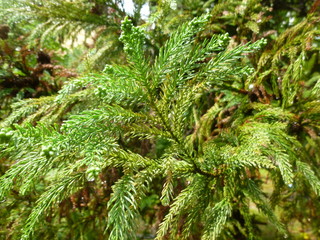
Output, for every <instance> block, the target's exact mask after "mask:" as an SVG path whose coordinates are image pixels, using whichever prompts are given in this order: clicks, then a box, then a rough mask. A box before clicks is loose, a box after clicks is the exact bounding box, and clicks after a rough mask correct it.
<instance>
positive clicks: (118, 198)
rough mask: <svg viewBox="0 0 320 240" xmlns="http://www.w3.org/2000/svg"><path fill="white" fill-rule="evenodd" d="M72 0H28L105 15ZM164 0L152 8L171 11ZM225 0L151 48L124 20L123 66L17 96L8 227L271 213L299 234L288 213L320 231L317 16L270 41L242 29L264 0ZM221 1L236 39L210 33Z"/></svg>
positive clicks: (195, 233) (69, 233) (240, 232)
mask: <svg viewBox="0 0 320 240" xmlns="http://www.w3.org/2000/svg"><path fill="white" fill-rule="evenodd" d="M76 2H81V3H82V4H83V5H81V4H80V5H79V6H77V5H75V2H63V3H60V1H59V4H57V6H58V9H60V8H61V9H62V10H63V11H61V12H56V10H57V9H55V6H53V5H52V6H51V5H50V4H53V3H52V2H51V1H48V2H43V3H42V5H41V4H38V2H37V1H34V2H33V1H31V2H30V3H29V4H27V5H28V6H29V9H30V11H31V10H32V11H33V10H34V9H36V8H37V9H38V8H39V11H40V13H42V14H44V13H45V11H44V9H46V8H48V7H50V6H51V7H52V8H50V11H49V12H48V15H41V14H39V17H40V18H45V19H46V20H47V21H49V22H47V24H49V23H50V24H52V23H53V21H52V20H50V19H52V16H53V15H54V14H55V15H56V17H59V16H60V17H61V18H62V17H65V18H67V17H68V18H72V20H74V21H75V22H86V24H87V23H88V24H89V23H90V24H91V25H92V26H93V25H99V24H100V22H99V21H100V20H101V19H103V15H99V14H98V15H97V16H95V17H94V18H92V16H91V15H90V14H91V13H88V10H87V12H86V13H88V14H87V15H85V14H84V12H82V11H83V9H86V8H88V9H91V10H92V8H89V7H88V6H90V7H91V6H92V3H88V2H86V1H76ZM98 2H99V1H95V2H94V4H98ZM103 2H104V1H101V4H102V3H103ZM185 2H188V1H176V3H177V4H178V5H179V4H181V3H185ZM191 2H192V1H191ZM201 2H202V1H194V2H193V4H194V5H197V3H199V4H200V3H201ZM99 3H100V2H99ZM108 3H109V4H111V1H110V2H108ZM112 3H113V1H112ZM211 3H212V1H207V5H206V7H204V8H203V9H202V10H201V9H200V10H199V12H204V11H203V10H204V9H206V8H209V6H211V5H210V4H211ZM24 4H26V3H24ZM60 4H61V5H60ZM161 4H163V6H164V7H163V9H159V10H158V11H155V12H154V15H153V16H151V19H152V17H153V18H156V17H157V16H162V15H161V14H163V12H162V11H169V10H168V9H167V8H168V5H166V4H169V3H165V2H163V3H161ZM222 4H223V2H219V4H217V5H216V6H215V8H214V9H213V10H212V11H213V12H216V13H217V15H214V16H212V15H211V14H204V15H201V16H200V17H196V18H193V19H192V20H190V21H186V22H185V23H183V24H181V25H180V26H179V27H178V28H177V29H176V31H174V32H173V33H172V34H170V37H169V38H168V40H167V41H166V42H165V43H164V44H163V46H161V47H159V49H158V52H159V53H158V54H157V55H156V56H155V57H154V56H153V55H152V54H149V52H148V49H146V46H148V44H149V43H148V42H149V40H150V39H148V37H150V35H148V30H147V29H145V28H143V27H135V26H134V25H133V21H134V20H135V18H133V20H131V19H130V18H128V17H126V18H124V20H123V21H122V25H121V30H122V32H121V36H120V41H121V42H122V44H123V49H124V52H125V54H126V56H127V62H126V64H121V65H120V64H112V65H106V66H105V68H104V70H103V71H102V72H100V73H90V74H83V76H82V77H79V78H77V79H74V80H72V81H70V82H68V83H66V84H65V85H64V86H63V87H62V89H61V90H60V91H59V92H58V94H57V95H53V96H47V97H40V98H33V99H27V100H23V101H19V102H16V103H15V104H14V105H13V106H12V108H13V112H12V114H10V116H8V117H6V118H5V119H4V120H3V121H2V122H1V123H0V127H1V132H0V159H1V161H6V162H9V163H10V164H11V166H10V168H9V169H5V170H2V169H1V171H2V172H3V175H2V176H1V178H0V200H1V201H3V203H2V204H9V203H6V201H8V202H9V201H12V199H13V198H14V199H18V197H16V196H14V197H13V195H17V196H19V198H22V200H21V201H26V200H25V199H28V198H30V199H31V200H29V206H28V208H25V209H24V212H22V213H21V214H20V215H19V214H17V213H15V212H13V211H12V212H10V213H9V214H8V215H10V216H11V215H18V216H19V217H18V219H17V220H11V219H12V217H11V218H10V220H11V222H10V223H8V224H11V225H16V226H17V227H15V228H14V230H11V229H10V231H12V232H11V233H10V234H11V236H12V237H14V238H21V239H41V237H42V238H43V236H45V238H46V239H50V238H51V239H53V238H59V237H60V238H66V237H71V238H80V239H99V238H100V237H102V236H104V237H105V238H108V239H114V240H116V239H119V240H122V239H139V238H140V237H141V238H144V237H145V236H146V233H148V234H151V235H152V237H153V238H155V239H158V240H160V239H194V238H196V237H198V238H199V236H201V238H202V239H259V237H262V238H263V237H264V235H263V233H262V232H261V231H263V228H262V227H261V224H265V225H267V227H268V228H269V230H270V229H271V230H272V231H274V232H276V235H277V237H278V238H284V237H288V236H290V237H295V236H294V233H293V231H292V229H291V224H292V221H294V220H298V221H299V222H300V223H301V224H305V225H306V226H308V227H309V228H310V230H312V231H313V233H312V236H316V237H319V235H320V233H319V232H317V231H318V227H317V226H318V223H319V220H318V219H317V217H316V216H315V215H313V214H314V213H313V211H317V210H319V209H320V206H319V204H318V201H317V200H318V198H319V194H320V180H319V174H320V172H319V170H318V165H319V160H320V152H319V148H318V145H319V141H320V140H319V131H320V126H319V117H320V114H319V111H320V109H319V107H318V102H319V95H318V93H319V89H320V88H319V80H318V78H317V76H318V75H317V73H316V72H315V71H314V70H312V68H313V67H314V66H315V64H316V63H314V62H315V59H318V58H317V57H315V56H316V55H315V54H316V51H317V50H318V44H319V43H318V42H317V39H316V38H315V36H316V34H317V33H318V29H317V27H315V26H314V25H313V24H310V21H311V22H312V23H315V22H317V21H318V18H317V17H316V16H315V15H313V14H310V15H308V17H307V18H306V19H305V20H302V21H301V22H300V23H298V24H296V25H294V26H292V27H291V28H288V29H287V30H286V31H284V32H283V33H282V34H280V36H279V37H278V38H276V39H275V40H274V41H272V40H271V39H269V43H268V41H267V40H266V39H263V38H261V36H259V37H256V38H255V39H253V41H252V42H247V41H245V40H244V39H247V38H250V36H249V35H250V34H248V31H251V33H252V34H258V33H259V32H260V28H262V25H261V26H260V25H259V24H256V23H255V20H257V19H258V20H259V19H262V13H261V15H259V16H256V15H254V14H252V12H254V11H262V10H266V7H264V6H263V5H262V3H260V1H249V3H248V4H245V2H244V1H243V2H242V1H241V4H240V3H238V2H237V3H234V4H231V5H229V6H223V5H222ZM140 5H141V6H142V3H141V4H140ZM169 5H170V4H169ZM200 5H201V4H200ZM235 5H236V6H235ZM23 6H25V5H23ZM189 7H190V8H191V9H192V8H193V5H190V6H189ZM225 7H226V8H227V9H232V7H237V11H238V12H237V15H236V16H235V17H234V18H232V19H230V14H228V13H225V14H226V15H227V16H225V17H226V18H227V20H226V21H227V22H228V24H226V25H229V24H235V25H237V24H238V23H237V22H238V21H239V19H241V18H244V21H245V22H246V24H245V28H246V30H243V31H241V33H239V36H238V37H239V38H238V39H236V38H230V37H229V36H228V34H226V33H222V34H208V31H209V30H208V29H211V30H212V29H214V24H213V23H212V22H213V20H214V19H219V21H222V19H223V18H224V17H223V16H224V15H223V13H222V15H219V14H218V13H221V11H222V12H223V11H224V8H225ZM42 8H43V9H42ZM75 8H76V9H75ZM169 8H174V6H172V3H171V5H170V6H169ZM66 9H69V10H70V11H72V13H74V12H76V13H77V14H76V15H73V14H70V15H68V14H67V13H66ZM32 11H31V12H32ZM89 12H90V11H89ZM174 12H175V11H173V13H174ZM79 13H81V15H79ZM249 13H250V14H249ZM61 14H63V16H62V15H61ZM157 14H158V15H157ZM246 14H248V17H245V16H246ZM49 15H50V16H49ZM65 18H62V19H65ZM159 19H160V17H159V18H158V19H156V20H154V22H157V21H160V20H159ZM60 20H61V19H60ZM107 20H110V19H107ZM231 20H232V21H233V22H232V23H230V22H229V21H231ZM263 20H264V21H267V20H266V19H265V18H263ZM50 21H51V22H50ZM61 21H62V20H61ZM101 21H102V20H101ZM164 22H165V21H164ZM90 24H89V25H90ZM101 24H102V23H101ZM89 25H88V26H89ZM91 25H90V26H91ZM53 26H55V25H53ZM55 27H58V25H56V26H55ZM55 27H52V28H51V30H52V31H54V29H55ZM64 27H66V26H63V27H61V29H63V28H64ZM69 30H70V33H76V30H75V29H71V28H70V29H69ZM64 31H66V30H64ZM218 32H224V31H223V29H220V30H219V31H218ZM67 35H68V34H66V36H67ZM262 35H263V34H262ZM305 35H307V36H308V37H307V38H305V37H303V36H305ZM258 38H260V40H257V39H258ZM306 39H307V40H306ZM240 42H242V43H241V44H239V43H240ZM313 45H314V46H313ZM312 61H313V62H312ZM154 196H156V199H154V200H150V198H151V197H154ZM306 196H307V197H306ZM35 199H37V200H35ZM310 205H312V207H311V208H310V207H309V208H308V207H307V206H310ZM19 206H20V205H19ZM279 209H280V210H279ZM305 209H310V211H306V210H305ZM286 210H287V211H286ZM307 219H311V220H310V221H311V222H312V223H310V224H309V223H308V221H307ZM83 226H90V227H89V229H90V230H88V231H87V230H85V228H84V227H83ZM92 231H95V232H94V233H92Z"/></svg>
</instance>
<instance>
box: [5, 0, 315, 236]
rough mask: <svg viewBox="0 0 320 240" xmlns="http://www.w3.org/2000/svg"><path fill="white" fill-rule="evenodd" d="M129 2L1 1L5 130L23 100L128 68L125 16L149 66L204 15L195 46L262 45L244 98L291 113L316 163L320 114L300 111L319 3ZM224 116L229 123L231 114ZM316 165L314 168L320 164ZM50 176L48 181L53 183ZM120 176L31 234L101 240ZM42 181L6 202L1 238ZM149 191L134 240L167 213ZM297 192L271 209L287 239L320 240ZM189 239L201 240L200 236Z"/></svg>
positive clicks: (311, 200) (144, 147)
mask: <svg viewBox="0 0 320 240" xmlns="http://www.w3.org/2000/svg"><path fill="white" fill-rule="evenodd" d="M126 2H127V1H122V0H109V1H104V0H70V1H66V0H15V1H13V0H2V1H1V5H0V6H1V12H0V121H1V120H2V121H5V120H6V118H7V117H8V116H9V114H10V113H11V112H12V111H13V108H12V106H13V105H12V104H14V103H16V104H17V103H18V104H19V101H20V100H22V99H27V98H39V97H41V96H48V97H50V96H52V95H54V94H56V93H57V92H58V91H59V90H60V89H61V87H62V86H63V85H64V84H66V83H67V82H69V81H70V79H72V78H75V77H77V76H86V74H88V73H95V72H100V71H101V70H103V69H104V68H105V66H106V64H112V63H121V64H124V63H125V62H126V59H125V56H124V52H123V45H122V43H121V42H120V41H119V37H120V34H121V29H120V27H121V25H120V24H121V21H122V20H123V19H124V17H125V16H126V15H129V18H130V19H131V20H132V22H133V23H134V25H141V26H142V27H143V28H144V29H145V31H146V34H147V41H146V43H145V46H144V47H145V49H146V55H148V57H149V59H150V61H154V59H155V56H156V55H157V54H158V53H159V49H160V48H161V47H162V46H163V44H164V42H165V41H166V40H167V39H168V38H169V37H170V35H171V34H172V32H173V31H174V30H175V29H177V27H178V26H180V25H181V24H182V23H184V22H187V21H190V20H191V19H193V18H194V17H197V16H200V15H202V14H203V13H210V14H211V16H212V17H211V19H210V21H209V23H208V24H207V26H206V27H205V30H204V31H203V33H202V34H201V35H199V36H198V37H197V41H199V42H201V41H203V40H204V39H206V38H208V39H209V38H210V37H211V36H212V35H214V34H221V33H227V34H228V35H229V36H230V37H231V39H232V40H231V43H230V44H229V46H228V47H229V48H233V47H235V46H238V45H239V44H244V43H247V42H249V41H251V42H255V41H257V40H259V39H261V38H265V39H267V42H268V44H267V45H266V47H265V48H264V49H263V51H260V52H258V53H257V54H252V55H250V56H249V59H250V62H251V64H252V65H253V66H254V67H255V72H254V73H253V74H252V75H251V76H250V77H249V78H250V79H249V81H246V82H243V86H240V88H243V89H250V90H251V92H250V98H251V99H253V100H256V99H258V100H259V102H260V103H271V104H273V103H274V104H278V105H279V106H282V107H285V108H289V109H291V111H292V113H294V114H295V119H296V121H294V122H292V124H291V131H292V132H293V133H296V135H297V136H298V138H299V140H301V142H303V143H304V144H305V145H307V146H308V147H307V149H308V151H309V153H310V154H311V155H316V156H318V157H317V159H319V156H320V150H319V149H320V148H319V137H318V136H319V134H320V130H319V128H318V125H319V122H318V120H317V119H318V118H317V117H316V116H318V114H319V112H318V111H316V109H318V108H319V106H315V105H312V106H309V108H308V107H306V105H302V104H300V103H301V102H303V101H305V102H307V101H308V100H309V99H312V98H314V97H315V96H314V92H312V91H311V89H314V86H315V85H316V84H317V82H318V81H319V79H320V57H319V46H320V45H319V44H320V35H319V21H320V20H319V7H320V1H319V0H316V1H314V0H284V1H278V0H242V1H241V0H208V1H206V0H133V6H134V8H133V11H129V10H128V9H127V10H126V5H125V4H128V3H126ZM300 66H303V68H301V67H300ZM297 68H301V69H297ZM288 83H290V84H288ZM318 85H319V84H318ZM319 86H320V85H319ZM319 89H320V87H319ZM298 100H299V101H298ZM202 101H203V102H202V108H203V109H206V108H207V105H208V101H214V100H213V99H210V96H207V99H202ZM298 103H299V104H298ZM206 104H207V105H206ZM16 106H18V107H16V108H19V105H16ZM68 111H69V110H66V112H65V113H64V114H67V112H68ZM228 111H229V115H230V113H231V115H232V111H233V110H232V109H229V110H228ZM224 114H225V115H226V116H221V121H220V126H221V127H222V128H223V127H228V121H229V120H228V118H227V117H229V116H228V113H227V112H225V113H224ZM63 118H64V117H63V116H62V119H63ZM19 121H20V122H21V121H23V119H20V120H19ZM19 121H17V122H19ZM58 123H59V122H58ZM217 124H219V123H217ZM224 125H225V126H224ZM310 139H311V140H310ZM149 144H150V143H149V142H148V141H143V142H138V141H137V142H136V143H135V142H131V143H130V148H132V149H134V150H135V151H136V152H140V153H141V154H146V153H148V151H149V149H150V146H149ZM167 145H168V142H166V141H165V140H163V141H162V140H159V142H158V143H157V148H156V149H155V153H153V154H155V155H161V154H162V150H163V149H164V148H166V146H167ZM149 154H150V153H149ZM11 164H12V163H11V162H10V161H9V160H8V159H5V158H1V159H0V175H2V174H4V173H5V171H6V170H7V169H8V168H9V167H10V165H11ZM315 166H319V162H317V163H315ZM313 170H314V171H315V172H316V173H319V171H320V170H319V169H313ZM54 174H55V173H54V172H52V177H54ZM263 174H264V173H262V175H263ZM120 175H121V172H119V171H118V170H116V169H108V170H106V171H105V172H103V173H101V174H100V180H99V181H98V182H97V183H95V184H94V185H93V183H90V182H89V183H87V184H86V186H85V187H84V188H83V189H82V190H81V191H79V192H78V193H76V194H74V195H72V196H71V197H70V198H68V199H66V200H64V201H63V202H61V203H60V204H59V211H58V213H56V212H52V214H48V216H47V217H46V221H45V222H43V224H42V227H41V228H39V229H37V232H36V235H35V236H36V237H37V239H67V238H70V239H103V233H104V227H103V226H104V225H103V224H102V225H101V224H100V222H101V221H105V218H106V216H107V212H106V211H107V210H106V209H107V207H106V206H107V202H108V200H109V196H110V194H111V192H112V189H111V185H112V184H113V183H114V182H115V181H116V180H117V179H118V178H119V177H120ZM263 177H266V176H263ZM47 178H48V179H47ZM42 180H43V184H38V185H37V186H35V190H34V192H32V191H31V192H30V193H29V194H28V195H25V196H20V195H19V193H18V191H17V190H15V189H13V190H12V191H11V195H10V198H8V199H6V202H5V203H4V204H2V205H1V206H0V218H1V222H0V238H1V239H18V234H19V231H20V229H21V228H22V226H23V223H24V221H25V220H26V217H27V216H28V214H29V213H30V211H31V209H32V208H33V207H34V205H35V201H36V199H37V197H36V196H37V195H38V193H37V192H42V191H44V189H45V186H46V184H45V182H46V181H50V174H49V175H48V176H46V178H44V179H42ZM153 184H154V186H153V187H152V188H151V189H154V193H153V194H151V195H149V197H146V198H145V199H143V201H142V202H143V206H142V208H141V212H142V216H144V219H143V220H141V226H139V229H140V232H139V233H138V237H140V239H152V238H153V236H154V233H155V231H156V228H157V226H158V224H159V223H160V221H161V220H162V219H163V217H164V214H165V213H166V212H167V210H168V209H167V207H163V206H161V205H160V204H159V203H160V201H159V199H158V196H157V192H158V191H161V190H160V189H161V187H162V182H160V180H159V183H153ZM180 185H183V183H181V184H179V183H178V184H177V186H174V187H175V189H176V191H177V192H179V191H180V190H179V189H181V188H182V187H181V186H180ZM282 186H283V183H276V186H274V187H273V186H270V185H269V184H267V183H266V184H265V185H264V188H265V191H266V192H267V193H271V192H272V191H271V190H270V189H274V188H279V189H281V187H282ZM279 191H280V190H279ZM303 191H304V189H303V187H301V188H299V189H298V192H299V194H297V195H298V196H299V197H292V195H290V199H286V197H287V196H286V195H281V196H276V195H274V198H273V201H274V203H279V202H280V201H281V202H282V206H281V207H282V208H281V209H280V208H279V209H278V210H277V212H278V214H279V216H280V218H281V219H282V221H283V222H285V223H288V224H289V226H290V227H291V229H290V230H291V234H292V235H291V236H289V237H290V238H292V239H318V238H319V237H320V232H319V229H318V226H320V219H319V214H318V213H319V211H320V205H319V198H318V197H316V196H307V195H306V194H305V193H304V192H303ZM303 196H305V197H303ZM259 221H260V225H259V226H260V230H261V231H262V238H263V239H275V238H276V237H277V236H276V235H273V234H271V233H270V229H271V230H272V229H273V228H272V226H270V225H267V224H266V223H265V219H263V218H262V217H261V219H258V222H259ZM99 226H102V227H99ZM240 235H241V234H240ZM240 235H239V236H240ZM190 239H198V237H197V234H194V235H192V236H190ZM237 239H244V238H237Z"/></svg>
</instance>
